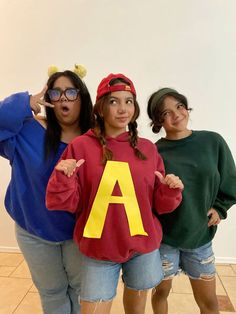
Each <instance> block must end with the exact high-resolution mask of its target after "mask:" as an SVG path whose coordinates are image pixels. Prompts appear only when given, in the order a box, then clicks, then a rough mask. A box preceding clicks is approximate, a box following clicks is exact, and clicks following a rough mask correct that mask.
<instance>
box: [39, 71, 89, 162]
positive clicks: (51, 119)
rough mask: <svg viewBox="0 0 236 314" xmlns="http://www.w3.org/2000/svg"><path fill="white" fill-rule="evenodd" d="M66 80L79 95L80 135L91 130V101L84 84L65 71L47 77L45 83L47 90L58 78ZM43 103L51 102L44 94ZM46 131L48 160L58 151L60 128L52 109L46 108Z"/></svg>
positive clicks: (71, 73)
mask: <svg viewBox="0 0 236 314" xmlns="http://www.w3.org/2000/svg"><path fill="white" fill-rule="evenodd" d="M63 76H64V77H66V78H68V79H69V80H70V81H71V83H72V84H73V85H74V87H76V88H78V89H79V95H80V99H81V109H80V116H79V121H78V125H79V127H80V130H81V134H83V133H85V132H86V131H88V130H89V129H90V128H91V126H92V125H91V120H92V108H93V105H92V101H91V97H90V94H89V91H88V89H87V87H86V85H85V83H84V82H83V81H82V80H81V79H80V78H79V76H78V75H77V74H75V73H74V72H72V71H69V70H66V71H63V72H56V73H54V74H53V75H52V76H50V77H49V79H48V82H47V87H48V89H51V88H53V86H54V83H55V81H56V80H57V79H58V78H60V77H63ZM44 98H45V101H47V102H49V103H51V100H50V98H49V96H48V94H47V92H46V93H45V96H44ZM45 110H46V118H47V129H46V135H45V157H46V159H48V158H49V157H50V156H51V155H53V154H55V153H56V152H57V150H58V147H59V145H60V140H61V126H60V124H59V123H58V121H57V118H56V115H55V113H54V110H53V108H50V107H46V109H45Z"/></svg>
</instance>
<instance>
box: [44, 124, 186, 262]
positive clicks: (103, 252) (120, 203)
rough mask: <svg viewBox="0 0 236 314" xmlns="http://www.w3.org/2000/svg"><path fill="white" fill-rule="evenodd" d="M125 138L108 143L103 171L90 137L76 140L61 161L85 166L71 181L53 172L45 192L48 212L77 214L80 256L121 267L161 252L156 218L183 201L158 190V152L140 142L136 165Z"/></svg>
mask: <svg viewBox="0 0 236 314" xmlns="http://www.w3.org/2000/svg"><path fill="white" fill-rule="evenodd" d="M128 136H129V134H128V133H123V134H121V135H119V136H118V137H116V138H111V137H108V138H107V147H108V148H109V149H110V150H111V151H112V152H113V160H112V161H108V162H107V163H106V165H105V166H104V165H102V163H101V159H102V148H101V144H100V143H99V141H98V139H97V138H96V137H95V135H94V133H93V131H91V130H90V131H88V132H87V133H86V134H84V135H82V136H79V137H78V138H76V139H74V140H73V141H72V142H71V143H70V144H69V145H68V147H67V148H66V150H65V151H64V153H63V154H62V157H61V159H71V158H72V159H76V160H77V161H78V160H79V159H84V160H85V162H84V164H82V165H81V166H80V168H78V169H77V171H76V172H75V173H74V174H73V175H72V176H71V177H70V178H68V177H67V176H66V175H64V174H63V173H62V172H59V171H57V170H55V169H54V171H53V173H52V175H51V178H50V180H49V183H48V187H47V195H46V205H47V208H49V209H50V210H65V211H69V212H71V213H77V222H76V226H75V230H74V240H75V242H76V243H77V245H78V246H79V249H80V251H81V252H82V253H83V254H85V255H87V256H88V257H91V258H95V259H98V260H109V261H113V262H119V263H121V262H125V261H127V260H129V259H130V258H131V257H132V255H133V254H135V253H148V252H151V251H153V250H155V249H157V248H159V246H160V242H161V239H162V228H161V225H160V222H159V221H158V219H157V217H156V216H155V214H154V213H155V212H157V213H159V214H164V213H169V212H171V211H173V210H174V209H175V208H176V207H177V206H178V205H179V204H180V202H181V200H182V194H181V190H180V189H170V188H169V187H168V186H167V185H164V184H161V183H160V181H159V179H158V178H157V177H156V176H155V174H154V172H155V171H156V170H158V171H160V172H161V173H162V174H163V175H165V173H164V172H165V171H164V165H163V161H162V158H161V156H160V155H159V153H158V152H157V149H156V146H155V145H154V144H153V143H152V142H150V141H149V140H147V139H143V138H139V140H138V148H139V149H140V150H141V151H142V152H143V153H144V154H145V155H146V157H147V160H140V159H138V158H137V157H136V155H135V154H134V150H133V148H132V147H131V146H130V143H129V141H128Z"/></svg>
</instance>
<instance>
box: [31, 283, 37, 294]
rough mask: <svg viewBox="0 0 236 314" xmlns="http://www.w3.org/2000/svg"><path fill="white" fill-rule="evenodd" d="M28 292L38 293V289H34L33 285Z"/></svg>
mask: <svg viewBox="0 0 236 314" xmlns="http://www.w3.org/2000/svg"><path fill="white" fill-rule="evenodd" d="M30 292H38V289H37V288H36V287H35V285H34V284H32V287H31V288H30Z"/></svg>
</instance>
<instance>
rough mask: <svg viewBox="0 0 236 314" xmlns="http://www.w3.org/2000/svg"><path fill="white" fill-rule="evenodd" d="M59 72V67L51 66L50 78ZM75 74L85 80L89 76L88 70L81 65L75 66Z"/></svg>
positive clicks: (49, 69) (49, 70)
mask: <svg viewBox="0 0 236 314" xmlns="http://www.w3.org/2000/svg"><path fill="white" fill-rule="evenodd" d="M58 71H59V70H58V67H56V66H55V65H51V66H50V67H49V68H48V76H49V77H50V76H51V75H53V74H54V73H56V72H58ZM73 72H74V73H75V74H77V75H78V76H79V77H80V78H81V79H82V78H84V77H85V75H86V74H87V70H86V68H85V67H84V66H83V65H81V64H75V67H74V70H73Z"/></svg>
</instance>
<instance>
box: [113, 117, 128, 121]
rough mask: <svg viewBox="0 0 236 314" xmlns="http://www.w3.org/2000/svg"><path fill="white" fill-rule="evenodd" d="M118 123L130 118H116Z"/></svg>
mask: <svg viewBox="0 0 236 314" xmlns="http://www.w3.org/2000/svg"><path fill="white" fill-rule="evenodd" d="M116 119H117V120H118V121H121V122H124V121H126V120H127V119H128V117H117V118H116Z"/></svg>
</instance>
